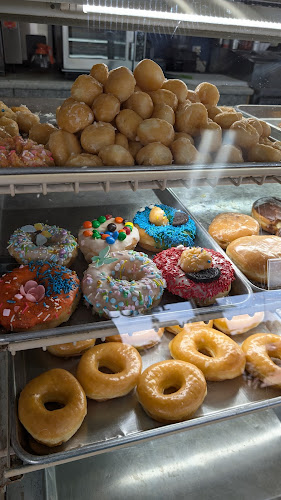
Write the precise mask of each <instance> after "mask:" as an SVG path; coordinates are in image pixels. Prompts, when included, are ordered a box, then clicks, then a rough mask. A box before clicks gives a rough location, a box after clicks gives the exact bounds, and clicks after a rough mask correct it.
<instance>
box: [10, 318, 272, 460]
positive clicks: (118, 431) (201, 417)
mask: <svg viewBox="0 0 281 500" xmlns="http://www.w3.org/2000/svg"><path fill="white" fill-rule="evenodd" d="M265 319H266V320H265V321H264V322H263V323H261V324H260V325H259V326H258V327H257V328H255V329H253V330H251V331H250V332H248V333H247V334H244V335H238V336H236V337H233V338H234V339H235V340H237V341H238V342H239V343H241V342H242V341H243V340H245V338H246V337H247V336H249V335H251V334H253V333H257V332H269V331H270V332H272V333H277V334H278V333H280V331H281V323H280V321H278V320H277V316H276V315H275V314H274V313H267V315H266V316H265ZM172 338H174V335H173V334H171V333H167V332H165V333H164V335H163V337H162V341H161V342H160V344H158V345H157V346H155V347H153V348H151V349H148V350H146V351H143V352H142V353H141V356H142V362H143V369H145V368H146V367H148V366H149V365H151V364H153V363H155V362H158V361H161V360H164V359H170V358H171V356H170V353H169V347H168V346H169V341H170V340H171V339H172ZM78 362H79V358H70V359H61V358H57V357H55V356H53V355H52V354H50V353H49V352H48V351H46V352H44V351H43V350H41V349H33V350H28V351H23V352H18V353H16V355H15V356H13V357H11V372H12V373H11V381H13V383H10V384H9V386H10V398H9V400H10V405H11V409H10V410H11V416H12V426H11V431H12V432H11V439H12V446H13V449H14V451H15V453H16V454H17V456H19V457H20V458H21V459H22V460H23V461H24V462H25V463H29V464H36V465H39V464H51V463H56V462H57V461H69V460H74V459H75V458H79V457H80V458H81V457H86V456H89V455H95V454H100V453H103V452H106V451H109V450H112V449H114V448H117V447H118V448H120V447H123V446H128V445H131V444H134V443H136V442H137V441H142V440H148V439H153V438H157V437H160V436H163V435H165V434H168V433H176V432H180V431H183V430H187V429H191V428H193V427H195V426H202V425H205V424H209V423H213V422H216V421H219V420H224V419H227V418H231V417H236V416H238V415H241V414H245V413H250V412H252V411H255V410H259V409H265V408H268V407H274V406H278V405H280V404H281V396H280V390H279V391H278V390H276V389H273V388H268V387H262V386H261V385H260V383H259V382H258V381H257V380H253V379H251V378H250V377H248V376H246V375H244V376H240V377H237V378H235V379H233V380H227V381H223V382H208V384H207V385H208V393H207V397H206V399H205V400H204V402H203V404H202V406H201V407H200V408H199V409H198V411H197V412H196V414H195V415H194V417H193V418H192V419H190V420H186V421H184V422H180V423H176V424H169V425H168V424H160V423H158V422H156V421H154V420H152V419H151V418H150V417H148V416H147V414H146V413H145V412H144V410H143V409H142V407H141V405H140V404H139V403H138V401H137V397H136V394H135V391H134V390H133V391H132V392H131V393H130V394H128V395H127V396H124V397H122V398H117V399H115V400H111V401H105V402H96V401H93V400H89V399H88V401H87V404H88V413H87V416H86V417H85V419H84V422H83V423H82V426H81V427H80V429H79V430H78V432H77V433H76V434H75V435H74V436H73V437H72V438H71V439H70V440H69V441H68V442H67V443H64V444H63V445H61V446H59V447H56V448H47V447H46V446H41V445H39V444H38V443H36V442H35V441H34V440H33V439H32V438H31V437H30V436H29V435H28V434H27V432H26V431H25V430H24V428H23V427H22V425H21V424H20V422H19V420H18V417H17V401H18V396H19V394H20V391H21V390H22V389H23V387H24V386H25V385H26V383H27V382H28V381H29V380H31V379H32V378H34V377H36V376H38V375H39V374H40V373H42V372H44V371H46V370H49V369H51V368H64V369H66V370H69V371H70V372H72V373H73V374H74V375H75V372H76V367H77V364H78Z"/></svg>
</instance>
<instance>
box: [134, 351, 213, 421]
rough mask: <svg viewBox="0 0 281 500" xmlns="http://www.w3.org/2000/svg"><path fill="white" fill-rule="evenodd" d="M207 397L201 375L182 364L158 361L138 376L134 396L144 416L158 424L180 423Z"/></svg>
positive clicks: (196, 369)
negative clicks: (135, 394)
mask: <svg viewBox="0 0 281 500" xmlns="http://www.w3.org/2000/svg"><path fill="white" fill-rule="evenodd" d="M206 394H207V385H206V380H205V378H204V375H203V373H202V372H201V370H199V369H198V368H197V367H196V366H194V365H191V364H190V363H185V362H184V361H175V360H171V359H170V360H167V361H160V363H155V364H154V365H151V366H149V367H148V368H146V370H144V372H143V373H142V374H141V376H140V379H139V382H138V385H137V396H138V400H139V402H140V404H141V405H142V407H143V409H144V410H145V411H146V413H147V414H148V415H149V416H150V417H151V418H153V419H154V420H157V421H158V422H164V423H169V422H180V421H182V420H186V419H188V418H190V417H191V415H193V413H195V412H196V410H197V409H198V408H199V406H200V405H201V404H202V403H203V401H204V399H205V396H206Z"/></svg>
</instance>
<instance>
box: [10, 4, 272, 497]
mask: <svg viewBox="0 0 281 500" xmlns="http://www.w3.org/2000/svg"><path fill="white" fill-rule="evenodd" d="M16 4H17V2H13V6H12V7H11V6H10V5H9V4H8V3H7V2H3V5H2V6H1V7H0V13H1V14H2V15H3V17H4V18H9V19H20V20H23V19H29V20H31V21H32V20H35V19H36V20H38V19H42V18H43V17H44V19H45V20H46V19H47V20H48V19H49V18H50V19H52V22H53V23H57V24H60V23H62V22H63V24H64V28H63V29H64V30H65V36H67V37H68V43H69V47H70V46H71V44H72V48H73V51H74V52H77V54H76V56H79V57H80V56H81V54H80V53H79V50H80V49H79V50H78V49H77V47H78V45H77V44H76V42H79V43H84V42H85V40H84V39H83V40H82V41H81V39H79V36H78V35H77V33H79V30H80V26H82V27H83V26H84V27H85V26H88V27H87V29H88V30H89V21H91V22H92V25H93V29H92V32H91V35H90V38H89V40H90V41H91V44H96V43H97V38H98V37H97V36H96V34H97V31H95V29H96V30H97V26H99V28H100V27H101V29H102V30H106V29H109V26H110V30H113V31H110V33H111V34H112V33H114V29H115V30H119V31H116V33H119V34H120V30H121V31H122V32H123V33H125V35H124V38H122V39H120V37H119V35H116V37H115V36H114V35H113V38H112V39H113V41H114V43H115V45H118V43H119V46H120V47H121V48H122V50H121V51H116V54H117V56H116V57H115V55H114V56H113V58H112V59H116V60H117V58H119V56H120V64H122V65H123V64H124V65H125V66H128V64H125V63H124V60H125V61H128V59H129V57H128V53H127V52H126V51H127V42H128V41H129V38H128V36H129V35H128V33H132V32H134V31H139V32H141V33H144V32H145V31H149V30H152V29H154V30H155V31H157V30H158V32H159V33H160V32H162V33H165V32H169V33H171V32H172V31H173V30H177V29H178V30H179V32H180V33H183V34H187V32H188V30H190V29H191V30H192V32H193V33H194V34H195V35H196V34H197V35H198V34H200V36H207V35H208V36H210V34H214V33H215V32H216V36H218V35H220V36H221V37H223V38H225V37H226V36H229V37H232V38H234V37H235V38H238V37H239V36H240V37H242V36H243V38H244V39H250V40H252V39H253V40H262V41H270V40H275V41H279V34H278V33H279V31H278V30H279V29H280V25H281V9H280V7H281V3H280V2H278V1H274V2H269V1H267V0H265V1H263V2H260V1H258V0H257V1H255V2H251V5H249V2H246V1H245V2H243V1H225V2H223V4H222V3H221V2H217V1H215V0H212V2H204V1H203V0H202V1H200V2H183V3H173V4H170V3H169V2H165V3H163V2H161V3H159V4H158V3H157V2H156V4H155V6H154V5H153V8H152V6H151V4H150V3H149V2H142V4H141V5H139V6H136V5H133V4H134V2H133V3H130V4H129V3H128V5H127V4H126V5H124V3H122V5H121V3H120V5H119V2H118V1H116V2H115V3H114V5H111V4H110V5H108V3H107V2H104V3H103V4H101V3H100V2H99V4H98V3H97V2H93V4H92V5H89V4H88V2H87V5H82V4H80V3H78V2H77V1H72V2H69V3H67V4H66V3H53V2H48V1H47V2H43V1H42V2H41V1H40V0H36V1H34V0H30V1H28V2H26V1H24V2H18V4H17V5H16ZM154 7H155V8H154ZM51 10H52V15H51V13H50V11H51ZM238 20H239V22H238ZM279 21H280V22H279ZM66 25H67V26H73V28H66ZM113 28H114V29H113ZM70 29H72V30H73V31H72V32H71V33H72V36H71V37H70V33H69V32H68V34H67V33H66V31H67V30H70ZM75 30H76V31H75ZM77 30H78V31H77ZM75 33H76V35H75V36H74V34H75ZM104 33H106V31H102V34H103V35H104ZM89 40H88V41H89ZM101 40H102V43H101V45H100V47H99V49H100V48H101V51H100V53H101V54H102V53H103V49H102V47H103V44H104V42H105V41H108V40H105V39H104V38H102V39H101ZM87 43H88V42H87ZM73 44H74V45H73ZM75 44H76V45H75ZM71 50H72V49H71ZM71 50H70V49H69V54H70V52H71ZM124 50H125V52H126V54H125V53H124ZM74 52H73V54H72V55H74ZM68 57H69V56H68ZM104 57H105V56H104ZM175 57H176V55H175ZM82 59H83V58H82ZM100 59H101V60H102V58H100ZM121 60H122V61H121ZM118 61H119V59H118ZM118 65H119V63H118ZM78 66H79V68H81V69H86V67H85V66H84V63H83V62H82V66H83V68H82V66H81V61H79V62H78ZM78 66H77V67H78ZM113 66H114V67H115V66H116V65H115V63H114V65H113ZM76 69H77V68H76ZM207 80H208V77H207V75H206V81H207ZM21 101H22V99H18V100H17V99H16V98H10V99H5V104H6V105H7V106H11V107H12V106H19V105H21V104H22V102H21ZM24 104H25V105H27V106H28V108H30V110H31V111H32V112H34V113H38V114H39V115H40V120H41V122H42V123H44V122H46V121H48V122H49V123H53V124H56V118H55V115H56V109H57V107H58V106H60V105H61V100H60V99H49V100H44V99H40V98H36V99H35V98H34V99H29V100H26V101H25V102H24ZM246 108H247V109H243V106H240V107H238V108H237V110H236V111H238V112H240V111H241V113H242V114H243V117H244V118H247V117H248V116H249V115H251V116H254V117H261V118H264V119H265V121H266V122H267V121H268V120H267V115H266V116H265V115H264V114H263V113H264V110H263V109H261V107H259V106H255V107H254V108H255V109H254V110H253V112H251V108H250V109H249V107H246ZM275 112H276V113H278V112H280V111H279V109H278V107H276V109H275ZM259 113H260V114H259ZM278 116H279V115H278ZM274 117H277V115H276V114H275V115H274ZM269 123H270V122H269ZM115 125H116V123H115ZM275 134H278V130H275V128H274V127H273V128H272V130H271V136H270V138H268V141H272V142H273V141H274V140H278V139H279V136H278V135H275ZM196 137H197V133H196V132H194V140H195V144H196V145H197V142H196V141H197V138H196ZM201 153H202V151H201ZM201 158H202V157H201ZM213 159H214V158H213V157H212V158H211V160H210V159H207V161H206V158H205V159H204V161H202V162H200V161H197V163H191V162H186V164H181V165H177V164H176V163H173V164H170V165H162V164H161V165H158V166H157V165H151V166H149V165H137V164H134V165H133V166H132V165H131V166H122V165H121V166H118V165H114V166H108V165H102V166H96V167H87V166H85V167H70V166H69V165H67V164H63V165H57V166H51V167H36V168H34V167H24V168H22V167H14V168H13V169H12V168H10V167H4V168H1V170H0V271H1V273H0V274H1V275H3V274H4V275H5V273H7V272H9V271H11V270H13V269H14V268H15V266H16V262H15V260H14V259H13V258H12V257H11V256H10V255H9V252H8V250H7V241H8V239H9V237H10V235H11V233H12V232H13V231H14V230H15V229H17V228H18V227H25V226H26V225H28V224H30V223H32V224H33V223H35V222H37V221H44V222H46V223H48V224H50V225H51V226H52V225H57V226H60V227H63V228H64V227H65V228H67V229H68V230H70V232H71V233H72V234H74V235H75V236H77V235H78V232H79V228H80V226H81V223H82V222H83V221H88V219H90V220H92V219H93V220H97V219H98V218H99V217H100V216H101V215H102V214H117V213H118V214H122V217H123V218H124V219H125V220H126V221H128V220H129V221H130V220H131V219H132V218H133V217H134V215H135V214H136V213H137V212H138V211H139V210H140V209H141V210H142V207H153V206H156V205H161V206H166V207H172V210H173V211H175V212H176V211H180V212H181V213H182V214H184V216H185V218H186V220H190V219H192V220H193V221H194V224H195V226H196V237H195V240H194V245H195V246H196V247H201V248H207V249H211V250H212V251H214V252H217V254H218V256H219V257H220V258H223V259H225V261H226V262H227V263H231V265H232V267H233V272H234V275H233V277H234V281H233V285H232V288H231V291H230V293H229V294H228V295H226V296H223V297H217V299H216V301H215V302H214V303H213V304H208V303H205V305H202V304H201V306H198V303H196V300H194V299H190V300H185V299H183V298H181V297H179V296H176V295H173V294H172V293H170V292H169V291H167V290H166V291H165V292H164V294H163V297H162V300H161V302H160V303H159V304H157V306H156V307H154V308H152V309H149V311H148V312H147V313H146V314H134V313H132V314H130V315H128V314H121V313H120V312H118V311H117V313H116V314H111V315H110V318H107V319H106V318H105V317H103V316H100V317H98V316H97V315H93V314H92V312H91V309H90V308H89V304H87V300H86V301H85V300H84V301H81V302H80V304H79V306H78V307H77V310H76V311H75V312H74V314H73V315H72V316H71V318H70V319H69V320H68V321H67V322H66V323H64V324H62V325H60V326H59V327H56V328H48V329H37V330H36V329H35V331H34V330H33V331H30V330H26V331H21V332H17V331H13V329H11V331H10V332H9V333H8V332H7V331H5V330H4V328H2V327H1V328H0V410H1V411H0V445H1V446H0V448H1V449H0V479H1V482H0V498H1V496H2V497H3V498H6V499H7V500H16V499H18V498H28V499H29V500H33V499H34V500H35V499H36V500H37V499H41V498H42V499H43V498H47V499H48V500H49V499H52V500H53V499H63V498H67V497H68V498H69V499H71V500H72V499H73V500H76V499H77V498H83V499H85V500H88V499H90V498H93V495H94V496H100V497H101V498H102V499H103V498H104V499H121V498H124V499H131V498H133V497H136V498H137V499H138V498H140V499H141V498H151V499H154V498H155V499H159V498H175V497H179V498H187V497H190V498H192V499H197V498H198V499H199V498H200V499H205V498H206V499H207V498H218V499H222V498H225V497H226V495H227V497H228V498H229V499H234V500H235V499H237V498H247V499H250V500H251V499H261V500H265V499H269V498H272V499H273V498H278V497H279V495H280V491H281V479H280V474H279V461H280V443H281V423H280V418H281V412H280V405H281V394H280V384H279V389H278V388H276V386H274V385H273V384H271V385H270V384H268V385H267V384H266V383H264V384H263V383H260V382H259V381H258V379H257V378H256V377H252V376H251V375H250V374H249V372H245V373H243V375H240V376H237V377H236V378H232V379H228V380H222V381H220V382H218V381H210V380H208V382H207V396H206V399H204V402H203V404H202V405H201V406H200V407H199V408H198V409H197V411H196V412H195V414H194V415H193V416H192V418H188V419H183V420H181V419H179V420H180V421H177V422H164V423H163V422H157V421H155V420H154V419H152V418H151V417H150V416H149V415H148V414H147V413H145V412H144V411H143V409H142V407H141V405H140V404H139V401H138V398H137V396H136V392H135V391H131V392H130V393H129V394H128V395H126V396H124V397H121V398H116V399H114V400H107V401H102V402H97V401H95V400H93V399H89V400H88V403H87V415H86V417H85V419H84V421H83V423H82V426H81V427H80V428H79V430H78V431H77V433H75V434H74V436H73V437H72V438H71V439H70V440H68V441H67V442H66V443H63V444H60V445H58V446H55V447H46V446H44V445H42V444H38V443H37V442H36V441H35V440H34V439H33V438H32V437H31V436H30V435H29V434H28V432H27V431H26V430H25V429H24V427H23V426H22V425H21V423H20V420H19V417H18V409H17V408H18V399H19V395H20V393H21V391H22V389H23V388H24V386H25V385H26V384H27V383H28V381H30V380H32V379H33V378H34V377H36V376H38V375H39V374H41V373H43V372H45V371H48V370H50V369H52V368H62V369H65V370H67V371H69V372H70V373H71V374H73V375H75V374H76V370H77V365H78V363H79V359H80V358H77V357H70V358H67V359H65V358H63V357H62V358H59V357H56V356H53V355H52V354H51V353H50V352H49V351H48V347H50V346H57V345H61V344H66V343H73V345H75V344H76V343H77V342H78V341H83V340H89V339H96V340H97V343H96V345H106V343H105V340H106V338H107V337H112V336H114V335H121V334H122V335H123V334H127V335H128V337H127V339H128V338H132V336H133V334H134V332H140V331H147V330H150V331H153V330H154V331H155V332H156V331H158V330H159V329H162V330H164V329H165V331H164V333H163V336H162V339H161V342H160V343H158V344H157V345H156V346H154V347H153V348H152V349H147V350H144V351H142V352H141V359H142V366H143V369H146V368H147V367H149V366H151V365H153V364H154V363H158V362H160V361H163V360H168V359H170V358H171V354H170V350H169V349H170V348H169V345H170V343H171V341H172V340H173V339H174V338H175V337H174V334H173V333H171V332H169V330H168V328H169V327H174V326H176V325H179V326H180V327H183V326H184V325H186V324H189V323H194V322H199V321H201V322H204V323H205V324H208V322H209V321H210V320H215V319H219V318H224V319H226V320H231V319H232V318H233V317H236V316H241V315H245V314H247V315H250V316H253V315H254V314H256V313H259V314H261V315H262V316H261V320H260V321H259V324H258V326H254V327H253V328H252V329H250V330H248V331H247V332H245V333H242V334H241V335H236V336H235V337H233V338H234V340H235V341H236V342H237V344H238V345H241V344H242V343H243V342H244V341H245V340H246V339H247V338H248V337H249V336H250V335H254V334H256V333H262V334H265V335H267V334H270V333H271V334H274V335H280V334H281V313H280V311H281V308H280V304H279V302H280V299H281V283H279V282H278V279H277V278H278V275H279V268H278V265H279V263H280V258H277V259H275V261H277V262H275V264H276V266H277V267H275V268H274V270H273V268H271V269H270V266H269V268H268V272H269V275H270V273H271V276H272V277H274V278H276V279H275V285H272V286H266V285H264V286H262V285H261V283H259V284H258V283H257V282H255V281H253V280H251V279H250V278H249V276H248V277H247V276H246V275H245V274H243V272H242V271H241V270H240V269H239V268H238V267H236V265H235V263H233V262H232V261H231V260H230V257H229V255H227V253H226V252H225V250H224V249H223V248H221V247H220V246H219V244H218V243H217V242H216V241H215V239H214V238H213V237H212V236H211V235H210V234H209V232H208V228H209V225H210V223H211V222H212V220H213V219H214V217H215V216H217V215H219V214H220V213H222V212H238V213H242V214H248V215H250V214H251V209H252V205H253V203H254V202H255V201H256V200H257V199H259V198H262V197H277V198H278V197H280V195H279V193H280V184H281V163H280V161H274V162H269V161H263V162H256V161H252V162H250V161H246V162H243V163H242V162H238V163H237V162H235V163H234V162H233V163H231V162H227V161H223V160H220V161H219V160H218V159H217V161H215V160H214V161H212V160H213ZM262 234H265V233H264V232H263V233H262ZM136 250H137V251H142V249H141V247H139V246H137V247H136ZM148 255H149V257H151V258H153V256H154V253H153V252H149V251H148ZM97 258H100V257H99V256H98V257H97ZM72 269H73V270H75V271H76V273H77V275H78V277H79V278H80V279H81V280H82V278H83V273H84V272H85V270H86V269H87V263H86V261H85V259H84V258H83V255H82V253H79V256H78V258H77V259H76V261H75V263H74V264H73V266H72ZM276 269H277V271H276ZM274 273H275V274H276V276H273V275H274ZM121 276H122V275H121V271H120V280H121ZM269 281H270V280H269ZM273 281H274V280H273V279H272V283H273ZM0 287H1V280H0ZM26 293H27V292H26ZM86 299H87V297H86ZM138 300H141V298H138ZM10 302H11V301H10ZM136 302H137V300H136ZM132 311H134V309H132ZM47 316H48V315H47ZM47 316H46V318H47ZM240 333H241V332H240ZM201 350H202V349H201ZM202 354H205V356H206V357H207V355H208V356H209V357H210V353H209V354H208V353H206V352H205V353H204V352H203V353H202ZM275 355H276V356H275ZM272 357H273V358H274V361H275V363H276V365H278V359H277V358H279V357H280V354H279V353H278V352H277V351H276V352H275V351H274V352H273V354H272ZM272 385H273V386H272ZM174 389H175V388H174ZM175 392H177V391H176V390H175ZM226 478H229V482H228V483H227V482H226ZM93 492H94V493H93Z"/></svg>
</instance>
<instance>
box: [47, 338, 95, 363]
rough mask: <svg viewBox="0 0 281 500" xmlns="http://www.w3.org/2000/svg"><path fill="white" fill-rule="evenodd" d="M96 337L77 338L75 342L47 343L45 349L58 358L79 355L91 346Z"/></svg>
mask: <svg viewBox="0 0 281 500" xmlns="http://www.w3.org/2000/svg"><path fill="white" fill-rule="evenodd" d="M95 343H96V339H89V340H78V341H77V342H67V343H66V344H57V345H49V346H48V347H47V351H49V352H50V353H51V354H53V355H54V356H57V357H59V358H70V357H72V356H80V355H81V354H83V353H84V352H85V351H86V350H87V349H90V347H93V346H94V345H95Z"/></svg>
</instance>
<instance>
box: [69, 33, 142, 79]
mask: <svg viewBox="0 0 281 500" xmlns="http://www.w3.org/2000/svg"><path fill="white" fill-rule="evenodd" d="M62 38H63V70H64V71H87V70H90V69H91V67H92V66H93V64H96V63H101V62H103V63H105V64H107V65H108V66H109V68H110V69H113V68H117V67H118V66H120V65H122V66H127V67H128V68H130V69H133V67H134V63H135V62H137V61H140V60H141V59H143V58H144V57H145V50H146V34H145V33H143V32H139V31H111V30H102V29H100V30H99V29H94V30H93V29H92V28H89V29H88V28H85V27H79V26H63V28H62Z"/></svg>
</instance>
